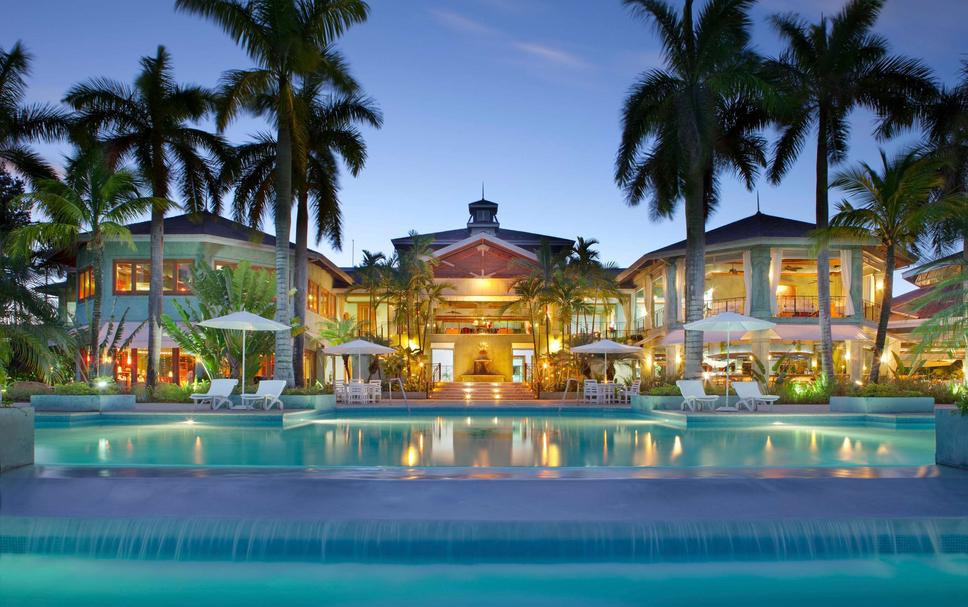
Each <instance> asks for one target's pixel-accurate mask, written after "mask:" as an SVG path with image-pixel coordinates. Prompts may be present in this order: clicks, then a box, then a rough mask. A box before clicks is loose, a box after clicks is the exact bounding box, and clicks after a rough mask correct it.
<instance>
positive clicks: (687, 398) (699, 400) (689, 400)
mask: <svg viewBox="0 0 968 607" xmlns="http://www.w3.org/2000/svg"><path fill="white" fill-rule="evenodd" d="M676 385H677V386H679V392H681V393H682V405H680V406H679V408H680V409H686V408H688V409H689V410H690V411H695V410H696V405H699V410H700V411H702V408H703V405H705V404H706V403H709V407H710V408H712V407H713V405H715V404H716V401H718V400H719V397H718V396H715V395H713V396H709V395H707V394H706V390H705V389H703V387H702V382H701V381H699V380H698V379H680V380H679V381H677V382H676Z"/></svg>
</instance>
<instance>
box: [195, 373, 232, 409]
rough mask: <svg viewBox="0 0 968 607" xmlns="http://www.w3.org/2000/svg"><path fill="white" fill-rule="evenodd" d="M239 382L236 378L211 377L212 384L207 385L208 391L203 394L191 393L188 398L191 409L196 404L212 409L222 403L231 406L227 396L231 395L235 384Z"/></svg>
mask: <svg viewBox="0 0 968 607" xmlns="http://www.w3.org/2000/svg"><path fill="white" fill-rule="evenodd" d="M238 383H239V380H237V379H213V380H212V385H211V386H209V387H208V392H206V393H204V394H192V395H191V396H190V397H189V398H191V399H192V409H194V408H195V407H196V406H197V405H205V404H207V405H209V406H210V407H212V409H218V408H219V407H221V406H222V405H225V406H226V407H230V406H232V401H231V400H229V397H230V396H231V395H232V390H234V389H235V385H236V384H238Z"/></svg>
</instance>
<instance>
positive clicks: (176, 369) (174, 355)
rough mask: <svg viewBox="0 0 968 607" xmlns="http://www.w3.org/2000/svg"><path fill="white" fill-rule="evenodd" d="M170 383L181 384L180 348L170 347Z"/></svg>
mask: <svg viewBox="0 0 968 607" xmlns="http://www.w3.org/2000/svg"><path fill="white" fill-rule="evenodd" d="M171 383H173V384H175V385H176V386H178V385H181V350H180V349H179V348H172V349H171Z"/></svg>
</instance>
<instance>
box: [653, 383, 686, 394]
mask: <svg viewBox="0 0 968 607" xmlns="http://www.w3.org/2000/svg"><path fill="white" fill-rule="evenodd" d="M644 393H645V394H648V395H649V396H682V392H680V391H679V386H677V385H675V384H658V385H655V386H651V387H649V388H647V389H645V390H644Z"/></svg>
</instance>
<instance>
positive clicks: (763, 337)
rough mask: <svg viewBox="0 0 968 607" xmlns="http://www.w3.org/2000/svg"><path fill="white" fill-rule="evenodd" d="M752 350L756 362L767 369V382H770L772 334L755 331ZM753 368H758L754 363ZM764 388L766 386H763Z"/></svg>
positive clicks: (751, 345) (751, 344)
mask: <svg viewBox="0 0 968 607" xmlns="http://www.w3.org/2000/svg"><path fill="white" fill-rule="evenodd" d="M750 349H751V352H752V353H753V356H755V357H756V360H758V361H760V364H762V365H763V368H764V369H765V373H764V375H766V380H767V382H769V380H770V375H771V374H772V371H771V366H772V364H771V361H770V332H769V331H754V332H753V340H752V342H751V343H750ZM753 368H754V369H755V368H756V363H753ZM763 387H764V388H765V387H766V386H763Z"/></svg>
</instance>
